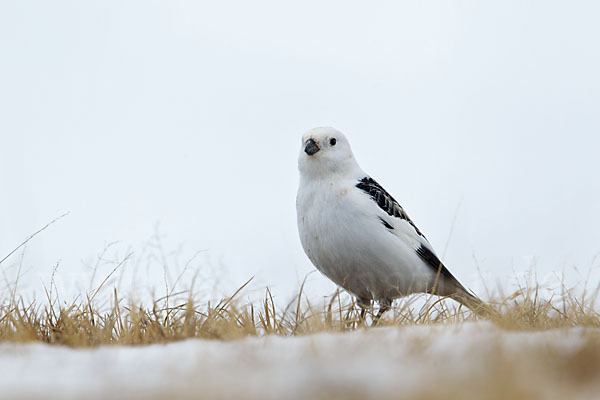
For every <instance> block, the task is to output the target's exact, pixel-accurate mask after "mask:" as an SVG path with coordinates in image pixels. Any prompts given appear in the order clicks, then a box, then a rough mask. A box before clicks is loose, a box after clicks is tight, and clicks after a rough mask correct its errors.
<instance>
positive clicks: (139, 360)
mask: <svg viewBox="0 0 600 400" xmlns="http://www.w3.org/2000/svg"><path fill="white" fill-rule="evenodd" d="M598 337H600V331H599V330H595V329H583V328H572V329H561V330H552V331H544V332H517V331H505V330H500V329H499V328H497V327H495V326H493V325H492V324H490V323H485V322H483V323H482V322H480V323H470V324H459V325H445V326H442V325H439V326H431V325H429V326H411V327H400V328H398V327H389V328H375V329H369V330H361V331H356V332H352V333H344V334H340V333H322V334H314V335H309V336H302V337H278V336H267V337H253V338H247V339H242V340H237V341H229V342H225V341H213V340H200V339H192V340H186V341H182V342H177V343H170V344H165V345H150V346H102V347H98V348H93V349H72V348H67V347H61V346H51V345H46V344H40V343H30V344H14V343H3V344H1V345H0V396H1V397H2V398H34V397H38V398H46V399H58V398H60V399H79V398H87V399H104V398H115V399H121V398H122V399H125V398H167V397H170V398H250V399H259V398H260V399H281V398H290V399H308V398H382V399H383V398H411V397H414V396H424V395H427V394H431V395H433V394H436V393H438V394H439V393H442V394H444V396H445V397H444V396H441V397H440V398H452V397H460V396H459V394H460V393H463V395H464V393H469V392H468V391H471V390H473V391H475V392H477V391H479V392H477V393H486V390H491V391H507V390H508V392H507V393H512V394H515V395H519V394H520V393H521V394H522V393H531V391H533V392H534V393H537V394H539V395H542V396H543V397H545V398H560V397H561V396H564V395H566V394H568V395H569V396H571V397H572V398H593V397H594V396H593V395H594V393H595V392H596V393H597V390H598V389H600V384H599V382H600V380H599V379H597V372H596V371H597V365H593V366H594V368H595V369H594V370H593V372H591V374H592V375H594V374H596V375H594V376H593V379H592V378H590V377H588V378H585V379H583V378H582V379H579V378H577V377H572V376H571V375H572V374H573V372H572V371H571V372H569V371H566V372H565V371H562V369H563V368H566V366H569V365H572V364H568V363H565V362H563V363H562V364H561V363H558V364H556V365H555V363H554V361H552V360H563V361H564V360H576V361H578V360H579V359H578V358H576V357H577V355H578V354H579V353H580V352H581V351H582V350H585V349H587V347H585V346H586V345H589V342H590V340H592V339H594V340H596V339H598ZM595 343H596V342H595ZM549 357H550V358H549ZM573 357H575V358H573ZM548 360H550V361H548ZM588 361H589V360H588ZM596 361H597V360H596V359H592V360H591V361H589V362H591V363H594V362H596ZM561 362H562V361H561ZM575 369H576V368H575ZM569 374H571V375H569ZM507 385H508V386H507ZM510 385H512V386H510ZM509 386H510V387H509ZM465 390H466V391H467V392H465ZM527 390H529V392H527ZM487 393H488V394H489V392H487ZM488 397H489V396H488ZM513 397H514V396H513ZM434 398H435V397H434ZM498 398H502V396H500V397H498Z"/></svg>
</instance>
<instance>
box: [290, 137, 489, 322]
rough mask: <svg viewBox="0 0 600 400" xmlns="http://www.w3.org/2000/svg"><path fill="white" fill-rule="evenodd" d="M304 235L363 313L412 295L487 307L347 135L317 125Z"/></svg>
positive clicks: (300, 206)
mask: <svg viewBox="0 0 600 400" xmlns="http://www.w3.org/2000/svg"><path fill="white" fill-rule="evenodd" d="M298 169H299V170H300V187H299V188H298V195H297V198H296V211H297V218H298V230H299V232H300V240H301V242H302V247H303V248H304V251H305V252H306V255H307V256H308V258H309V259H310V261H311V262H312V263H313V264H314V265H315V267H317V269H318V270H319V271H321V272H322V273H323V274H324V275H325V276H327V277H328V278H329V279H331V280H332V281H333V282H335V283H336V284H337V285H339V286H341V287H343V288H344V289H346V290H347V291H349V292H350V293H352V294H353V295H354V296H356V299H357V303H358V304H359V306H361V308H362V312H361V315H362V316H363V317H364V315H365V310H366V308H369V307H370V306H371V304H372V302H373V301H376V302H378V303H379V310H378V314H377V316H376V317H375V320H374V321H375V322H376V321H377V320H379V318H380V317H381V315H382V314H383V313H384V312H385V311H386V310H388V309H389V308H390V306H391V303H392V300H393V299H395V298H398V297H401V296H406V295H408V294H411V293H433V294H436V295H439V296H449V297H451V298H452V299H454V300H456V301H458V302H460V303H462V304H464V305H466V306H467V307H469V308H471V309H472V310H474V311H479V312H481V311H484V309H486V308H487V306H486V305H485V303H483V302H482V301H481V300H479V299H478V298H477V297H475V296H474V295H472V294H471V293H469V292H468V291H467V290H466V289H465V288H464V287H463V286H462V285H461V284H460V283H459V282H458V280H457V279H456V278H455V277H454V276H453V275H452V274H451V273H450V271H448V269H447V268H446V267H445V266H444V264H443V263H442V262H441V261H440V259H439V258H438V257H437V255H436V254H435V251H434V250H433V248H432V246H431V244H430V243H429V241H428V240H427V239H426V238H425V236H424V235H423V233H422V232H421V231H420V230H419V228H417V226H416V225H415V224H414V222H413V221H412V220H411V219H410V218H409V217H408V215H407V214H406V212H405V211H404V209H403V208H402V207H401V206H400V204H398V202H397V201H396V200H395V199H394V198H393V197H392V196H391V195H390V194H389V193H388V192H387V191H386V190H385V189H384V188H383V187H382V186H381V185H380V184H379V183H377V181H375V180H374V179H373V178H371V177H370V176H369V175H368V174H367V173H365V172H364V171H363V170H362V169H361V168H360V166H359V165H358V163H357V162H356V160H355V158H354V155H353V154H352V150H351V148H350V143H348V140H347V139H346V137H345V136H344V135H343V134H342V133H341V132H338V131H337V130H335V129H333V128H328V127H326V128H315V129H312V130H310V131H308V132H307V133H306V134H305V135H304V136H303V137H302V149H301V151H300V157H299V159H298Z"/></svg>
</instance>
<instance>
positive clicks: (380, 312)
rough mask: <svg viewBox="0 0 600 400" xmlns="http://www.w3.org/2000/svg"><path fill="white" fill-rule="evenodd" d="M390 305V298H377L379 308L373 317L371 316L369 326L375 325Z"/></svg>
mask: <svg viewBox="0 0 600 400" xmlns="http://www.w3.org/2000/svg"><path fill="white" fill-rule="evenodd" d="M391 306H392V301H391V300H390V299H381V300H379V310H378V311H377V315H376V316H375V318H373V324H372V325H371V326H376V325H377V323H378V322H379V319H380V318H381V316H382V315H383V313H384V312H386V311H387V310H389V309H390V307H391Z"/></svg>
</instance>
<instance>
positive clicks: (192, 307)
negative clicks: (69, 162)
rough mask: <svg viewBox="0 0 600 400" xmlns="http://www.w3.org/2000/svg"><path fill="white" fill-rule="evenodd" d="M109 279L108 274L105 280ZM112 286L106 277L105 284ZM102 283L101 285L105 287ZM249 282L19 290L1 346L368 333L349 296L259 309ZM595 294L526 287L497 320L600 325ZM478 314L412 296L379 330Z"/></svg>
mask: <svg viewBox="0 0 600 400" xmlns="http://www.w3.org/2000/svg"><path fill="white" fill-rule="evenodd" d="M107 278H108V277H107ZM104 282H106V279H105V281H104ZM104 282H103V284H104ZM248 283H249V281H248V282H246V283H245V284H244V285H243V286H241V287H240V288H239V289H238V290H237V291H236V292H235V293H234V294H233V295H232V296H230V297H228V298H225V299H223V300H221V301H219V302H218V303H216V304H211V303H210V302H208V303H206V304H199V303H198V302H197V301H195V300H194V296H192V295H191V294H187V295H186V296H185V297H182V295H179V296H168V297H164V298H162V299H157V300H155V301H154V302H153V304H152V306H151V307H145V308H144V307H143V306H140V305H138V304H135V303H133V302H131V301H129V302H128V301H126V300H124V299H122V298H121V297H119V294H118V293H117V290H116V289H113V291H112V293H111V295H110V296H107V294H106V293H105V294H103V296H102V297H103V298H105V299H108V298H110V302H109V303H105V304H101V303H99V302H98V301H97V300H96V297H97V294H98V292H99V291H100V289H102V285H100V287H99V288H98V289H96V290H95V291H94V292H92V293H90V294H89V295H88V296H87V297H86V299H85V300H76V301H74V302H73V303H71V304H67V303H65V302H62V303H61V302H60V301H59V297H58V296H57V295H56V293H54V294H53V293H52V292H51V291H47V292H46V296H47V297H46V301H45V302H43V303H40V302H31V303H28V304H27V303H25V302H24V300H23V299H22V298H17V297H16V296H15V293H12V294H11V297H10V298H9V299H7V300H6V301H4V302H3V303H2V305H0V341H12V342H34V341H38V342H44V343H52V344H61V345H67V346H73V347H87V346H97V345H102V344H127V345H141V344H150V343H164V342H171V341H177V340H182V339H186V338H194V337H197V338H208V339H224V340H231V339H237V338H242V337H246V336H258V335H269V334H274V335H282V336H292V335H306V334H312V333H317V332H323V331H332V332H346V331H352V330H356V329H368V327H369V325H370V321H367V322H363V321H361V320H360V318H359V313H358V308H357V307H356V305H355V304H353V303H352V302H350V301H349V298H348V296H345V295H343V294H341V293H339V292H338V293H335V294H333V295H332V296H329V297H328V298H326V299H325V301H324V303H323V304H321V305H319V306H315V305H314V304H311V303H310V302H309V301H308V299H306V298H305V297H303V295H302V290H300V293H299V294H298V296H297V298H296V300H295V301H294V302H292V303H291V304H289V305H288V306H287V307H285V308H283V309H278V307H277V306H276V303H275V301H274V300H273V297H272V296H271V293H270V292H269V290H268V289H267V291H266V294H265V297H264V300H263V301H262V302H261V303H260V304H252V303H246V304H242V303H241V302H240V301H238V300H237V298H238V297H239V295H240V293H242V292H243V290H244V289H245V288H246V286H247V285H248ZM593 299H594V298H593V297H589V298H588V299H587V300H586V294H585V292H584V294H583V295H581V296H579V297H578V296H575V295H573V294H572V293H571V292H570V291H568V290H566V289H564V290H563V293H562V295H561V296H559V297H556V296H555V297H553V298H550V299H544V298H542V296H540V290H539V286H535V287H530V288H520V289H518V290H517V291H515V293H513V294H511V295H510V296H506V298H504V299H501V300H500V301H496V302H495V303H494V307H495V308H496V309H497V310H498V311H499V312H498V314H497V315H495V316H493V317H492V322H494V323H495V324H497V325H498V326H499V327H501V328H503V329H509V330H547V329H554V328H562V327H574V326H580V327H600V314H599V313H598V312H597V311H596V310H595V307H594V303H593ZM478 318H479V317H477V316H474V315H473V314H472V313H471V312H470V311H468V310H466V309H464V308H461V307H460V306H457V305H456V304H455V303H453V302H452V301H451V300H443V299H439V298H436V297H431V296H430V297H426V296H412V297H409V298H405V299H401V300H399V301H397V302H396V305H395V307H394V308H393V310H392V311H390V312H389V313H388V314H387V316H386V317H385V318H384V319H383V320H382V321H380V325H396V326H406V325H422V324H451V323H460V322H466V321H473V320H476V319H478Z"/></svg>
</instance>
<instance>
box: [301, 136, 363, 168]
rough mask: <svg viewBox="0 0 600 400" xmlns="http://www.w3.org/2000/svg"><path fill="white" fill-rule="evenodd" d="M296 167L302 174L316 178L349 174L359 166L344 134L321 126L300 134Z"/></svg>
mask: <svg viewBox="0 0 600 400" xmlns="http://www.w3.org/2000/svg"><path fill="white" fill-rule="evenodd" d="M298 169H299V170H300V174H301V175H303V176H306V177H309V178H318V177H326V176H329V175H333V174H341V175H344V174H351V173H353V172H355V171H356V170H357V169H360V168H359V167H358V164H357V163H356V160H355V159H354V154H352V149H351V148H350V143H348V140H347V139H346V136H344V134H343V133H341V132H339V131H337V130H335V129H334V128H330V127H323V128H314V129H311V130H310V131H308V132H306V133H305V134H304V136H302V147H301V149H300V156H299V157H298Z"/></svg>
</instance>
